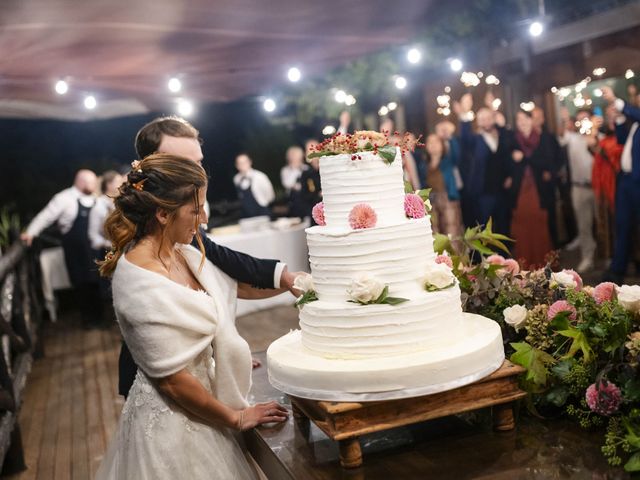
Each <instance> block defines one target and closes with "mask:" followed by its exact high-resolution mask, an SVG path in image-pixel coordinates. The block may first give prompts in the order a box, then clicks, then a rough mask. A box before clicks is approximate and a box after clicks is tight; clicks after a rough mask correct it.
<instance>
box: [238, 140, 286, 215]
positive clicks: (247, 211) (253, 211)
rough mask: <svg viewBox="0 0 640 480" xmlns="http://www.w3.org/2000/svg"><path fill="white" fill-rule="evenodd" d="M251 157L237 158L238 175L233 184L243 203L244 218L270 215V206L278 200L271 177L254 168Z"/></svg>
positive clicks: (241, 156)
mask: <svg viewBox="0 0 640 480" xmlns="http://www.w3.org/2000/svg"><path fill="white" fill-rule="evenodd" d="M252 165H253V162H252V161H251V158H249V155H247V154H245V153H241V154H240V155H238V156H237V157H236V169H237V170H238V173H237V174H236V176H235V177H233V183H234V185H235V186H236V190H237V191H238V197H239V198H240V201H241V202H242V218H250V217H258V216H260V215H270V214H271V212H270V211H269V204H270V203H271V202H273V200H275V198H276V194H275V192H274V191H273V185H271V181H270V180H269V177H267V176H266V175H265V174H264V173H262V172H260V171H258V170H254V169H253V168H252Z"/></svg>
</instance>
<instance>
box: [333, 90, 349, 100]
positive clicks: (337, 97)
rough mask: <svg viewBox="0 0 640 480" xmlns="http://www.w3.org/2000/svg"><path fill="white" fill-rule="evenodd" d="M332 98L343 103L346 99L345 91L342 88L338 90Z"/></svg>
mask: <svg viewBox="0 0 640 480" xmlns="http://www.w3.org/2000/svg"><path fill="white" fill-rule="evenodd" d="M333 98H334V99H335V101H336V102H338V103H344V102H345V101H346V100H347V92H345V91H344V90H338V91H337V92H336V93H335V95H334V96H333Z"/></svg>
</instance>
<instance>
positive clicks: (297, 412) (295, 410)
mask: <svg viewBox="0 0 640 480" xmlns="http://www.w3.org/2000/svg"><path fill="white" fill-rule="evenodd" d="M291 413H293V418H295V419H296V420H300V419H303V418H307V416H306V415H305V414H304V412H303V411H302V410H300V407H298V405H297V404H296V403H295V402H291ZM307 420H308V418H307Z"/></svg>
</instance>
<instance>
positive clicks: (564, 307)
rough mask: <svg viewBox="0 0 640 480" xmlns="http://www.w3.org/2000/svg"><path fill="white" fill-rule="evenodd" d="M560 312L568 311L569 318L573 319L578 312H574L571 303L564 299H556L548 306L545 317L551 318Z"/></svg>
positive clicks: (574, 309)
mask: <svg viewBox="0 0 640 480" xmlns="http://www.w3.org/2000/svg"><path fill="white" fill-rule="evenodd" d="M561 312H569V318H570V319H571V320H575V319H576V318H577V316H578V312H576V308H575V307H574V306H573V305H571V304H570V303H569V302H567V301H566V300H558V301H556V302H554V303H553V304H552V305H551V306H550V307H549V310H548V311H547V317H548V318H549V320H553V319H554V318H556V315H558V314H559V313H561Z"/></svg>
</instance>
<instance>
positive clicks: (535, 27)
mask: <svg viewBox="0 0 640 480" xmlns="http://www.w3.org/2000/svg"><path fill="white" fill-rule="evenodd" d="M543 31H544V25H542V23H540V22H533V23H532V24H531V25H529V35H531V36H532V37H539V36H540V35H542V32H543Z"/></svg>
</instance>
